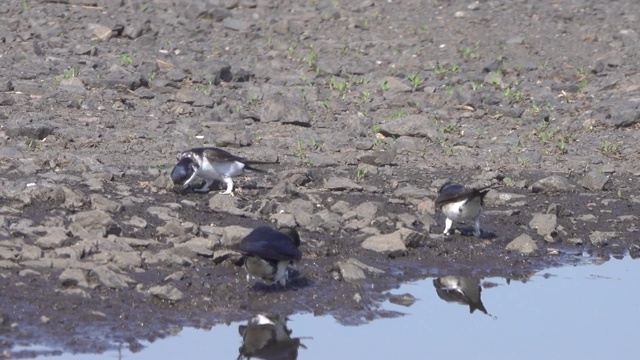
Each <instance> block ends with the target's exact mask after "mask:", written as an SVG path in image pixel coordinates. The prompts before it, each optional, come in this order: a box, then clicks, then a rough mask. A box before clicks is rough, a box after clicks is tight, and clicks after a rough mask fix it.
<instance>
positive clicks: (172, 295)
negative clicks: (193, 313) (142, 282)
mask: <svg viewBox="0 0 640 360" xmlns="http://www.w3.org/2000/svg"><path fill="white" fill-rule="evenodd" d="M149 293H151V295H153V296H155V297H157V298H158V299H161V300H169V301H180V300H182V298H184V294H183V293H182V291H180V290H178V289H176V288H175V287H173V286H171V285H160V286H153V287H151V288H150V289H149Z"/></svg>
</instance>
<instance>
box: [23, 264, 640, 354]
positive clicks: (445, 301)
mask: <svg viewBox="0 0 640 360" xmlns="http://www.w3.org/2000/svg"><path fill="white" fill-rule="evenodd" d="M453 280H455V279H452V278H448V279H442V278H440V280H439V281H437V282H434V279H433V278H427V279H424V280H420V281H417V282H414V283H409V284H405V285H403V286H401V287H400V288H399V289H396V290H394V291H392V293H393V294H398V295H400V294H405V293H410V294H412V295H413V296H415V297H416V298H417V300H416V301H415V302H414V303H413V304H412V305H409V306H401V305H396V304H392V303H386V304H384V307H385V308H386V309H387V310H391V311H398V312H402V313H404V314H406V315H404V316H401V317H396V318H391V319H380V320H375V321H372V322H370V323H367V324H365V325H362V326H343V325H340V324H338V323H337V322H336V321H335V320H334V319H333V318H331V317H330V316H323V317H314V316H313V315H312V314H298V315H293V316H291V317H290V320H289V322H288V323H287V326H288V328H289V329H290V330H291V335H290V337H291V338H292V340H291V341H288V342H286V343H280V344H277V346H276V347H270V348H267V349H266V350H264V351H267V352H269V353H268V355H270V356H272V357H267V356H265V357H264V358H278V359H279V358H295V356H294V355H293V354H295V352H296V351H297V352H298V358H300V359H328V358H338V359H360V358H366V359H392V358H396V359H397V358H419V357H430V358H439V359H442V358H458V359H459V358H473V359H496V358H502V359H508V358H518V359H540V358H585V359H586V358H616V359H625V358H636V356H637V353H638V350H637V346H636V343H635V341H636V338H637V329H636V327H637V324H638V323H640V297H638V294H640V261H634V260H631V259H630V258H625V259H623V260H613V259H612V260H611V261H607V262H605V263H603V264H601V265H585V266H568V267H563V268H554V269H547V270H545V271H542V272H540V273H537V274H535V275H533V276H531V277H530V278H528V279H526V280H518V281H515V280H512V281H510V282H509V281H507V280H505V279H502V278H486V279H481V280H479V279H476V281H478V280H479V282H480V284H481V285H482V292H481V303H480V302H479V301H478V299H477V286H475V284H477V282H476V283H474V280H473V279H465V280H464V281H463V282H462V284H464V286H465V287H466V289H467V290H469V291H467V294H466V297H465V296H460V294H457V293H456V292H455V291H453V290H448V291H447V290H446V289H444V288H441V289H440V291H439V292H437V291H436V288H435V284H438V285H440V286H443V285H446V284H451V283H452V281H453ZM474 291H476V292H475V294H474ZM469 304H471V305H472V306H470V305H469ZM483 307H484V308H483ZM472 308H473V309H474V311H473V313H471V309H472ZM483 310H486V312H487V313H486V314H485V313H484V312H483ZM240 325H246V322H245V323H233V324H230V325H220V326H216V327H214V328H212V329H210V330H207V331H205V330H201V329H192V328H189V329H183V330H182V331H180V332H179V333H177V335H176V336H173V337H168V338H165V339H162V340H158V341H156V342H154V343H147V344H144V345H145V346H146V347H145V348H144V349H143V350H142V351H140V352H138V353H131V352H129V350H128V349H124V348H123V350H122V351H121V352H114V351H111V352H107V353H103V354H100V355H91V354H81V355H72V354H64V355H62V356H60V357H54V358H65V359H67V358H68V359H74V360H85V359H86V360H89V359H118V358H123V359H159V358H164V359H177V358H183V359H185V358H188V359H212V358H216V359H235V358H238V355H239V348H240V346H241V344H242V337H241V335H240V333H239V329H238V328H239V326H240ZM267 333H269V332H268V331H267ZM260 334H261V335H260ZM264 334H265V333H264V332H263V333H259V335H258V337H259V339H261V340H264ZM260 336H262V337H260ZM285 337H286V338H288V337H287V336H285ZM296 339H297V340H296ZM300 344H301V345H300ZM298 345H300V346H299V347H298ZM14 350H15V349H14ZM259 354H260V353H258V354H257V355H259ZM262 354H265V353H262ZM284 354H288V355H286V356H285V355H284Z"/></svg>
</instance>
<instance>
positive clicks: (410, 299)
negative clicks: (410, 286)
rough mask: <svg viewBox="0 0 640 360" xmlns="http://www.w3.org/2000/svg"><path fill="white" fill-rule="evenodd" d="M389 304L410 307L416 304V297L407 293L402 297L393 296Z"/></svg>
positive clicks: (401, 295) (390, 297)
mask: <svg viewBox="0 0 640 360" xmlns="http://www.w3.org/2000/svg"><path fill="white" fill-rule="evenodd" d="M389 302H390V303H392V304H396V305H400V306H405V307H409V306H411V305H413V303H415V302H416V297H415V296H413V295H411V294H409V293H406V294H400V295H391V296H389Z"/></svg>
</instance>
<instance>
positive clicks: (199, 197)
mask: <svg viewBox="0 0 640 360" xmlns="http://www.w3.org/2000/svg"><path fill="white" fill-rule="evenodd" d="M638 14H640V3H638V2H636V1H631V0H621V1H616V2H599V1H590V0H558V1H552V2H542V3H537V2H530V1H523V0H521V1H475V2H474V1H432V0H429V1H360V2H357V3H353V4H352V3H350V2H341V1H323V0H319V1H311V2H305V3H297V2H293V1H281V2H273V1H262V0H257V1H256V0H249V1H242V0H240V1H234V0H228V1H227V0H222V1H215V0H207V1H199V2H190V1H168V0H156V1H153V0H150V1H108V0H40V1H30V0H24V1H21V2H15V1H14V2H2V3H1V4H0V45H1V46H0V65H1V68H2V71H1V72H0V121H1V123H2V129H1V131H0V174H1V175H0V181H1V186H0V219H1V220H2V221H1V223H0V288H1V289H2V290H1V295H0V357H16V358H18V357H21V358H22V357H34V356H38V355H46V354H50V355H55V354H59V353H60V352H61V351H70V352H102V351H105V350H107V349H112V348H114V347H118V346H127V347H129V348H130V349H131V350H132V351H138V350H140V349H141V348H142V345H141V341H142V340H148V341H153V340H155V339H159V338H162V337H165V336H168V335H171V334H173V333H174V332H175V330H176V329H179V328H181V327H185V326H193V327H210V326H214V325H215V324H218V323H222V322H229V321H243V320H246V319H248V318H249V317H250V316H252V315H253V314H256V313H258V312H264V311H267V312H273V313H279V314H284V315H287V314H292V313H297V312H313V313H314V314H318V315H320V314H330V315H331V316H333V317H335V318H336V319H338V320H339V321H340V322H343V323H346V324H359V323H362V322H366V321H372V320H374V319H376V318H380V317H389V316H397V315H398V314H396V313H389V312H385V311H382V310H380V308H379V306H378V305H379V304H380V303H381V302H382V301H384V300H385V299H387V298H388V297H389V294H388V290H390V289H394V288H397V287H398V286H399V284H401V283H402V282H405V281H413V280H416V279H421V278H425V277H428V276H443V275H472V276H474V277H479V278H483V277H496V276H499V277H505V278H509V279H514V280H525V279H527V278H528V276H530V275H531V274H532V273H534V272H535V271H538V270H541V269H544V268H547V267H553V266H562V265H567V264H573V263H580V262H584V261H588V260H589V259H596V258H597V259H599V260H602V259H607V258H609V257H622V256H625V255H627V254H629V255H630V256H632V257H634V258H635V257H637V256H638V254H639V253H640V240H639V239H638V215H637V214H638V207H639V205H640V195H638V194H639V192H638V190H639V188H640V186H639V184H638V175H639V174H640V162H639V161H638V160H639V159H638V156H639V150H638V135H639V132H640V125H639V124H640V109H638V105H639V101H640V68H639V65H638V62H637V59H638V55H639V54H638V53H639V51H640V41H638V40H639V36H640V35H639V33H640V25H639V24H640V21H638ZM197 146H216V147H221V148H224V149H226V150H228V151H230V152H232V153H234V154H237V155H241V156H244V157H246V158H249V159H254V160H259V161H263V162H265V164H261V165H258V166H259V167H260V168H261V169H264V170H265V171H266V172H265V173H251V172H247V173H246V174H245V176H243V177H239V178H236V179H235V184H236V186H237V187H238V192H237V194H236V196H235V197H230V196H226V195H221V194H219V192H218V191H217V190H213V191H211V192H209V193H208V194H198V193H194V192H191V191H182V192H181V191H176V189H175V188H174V187H173V185H172V183H171V180H170V177H169V175H168V174H169V172H170V171H171V168H172V167H173V165H174V163H175V159H176V156H177V155H178V154H179V153H180V152H181V151H183V150H185V149H188V148H191V147H197ZM447 179H451V180H454V181H457V182H460V183H463V184H465V185H469V186H485V185H492V186H493V189H492V190H491V192H490V193H489V195H487V199H486V200H487V201H486V209H485V213H484V214H483V215H482V218H481V221H482V228H483V236H482V237H481V238H475V237H473V236H469V229H470V224H457V225H456V226H457V228H458V229H459V230H460V231H459V232H458V233H456V234H454V235H452V236H449V237H446V238H445V237H444V236H442V235H441V232H442V229H443V225H444V224H443V223H444V217H443V216H442V214H438V213H437V212H436V211H435V209H434V208H433V200H434V198H435V196H436V191H437V189H438V188H439V186H440V185H441V184H442V183H443V182H444V181H446V180H447ZM261 224H272V226H281V225H290V226H291V225H294V226H297V227H298V228H299V229H300V233H301V235H302V239H303V243H302V246H301V250H302V253H303V260H302V261H301V262H300V263H298V264H296V265H295V267H294V269H295V270H294V271H293V274H292V275H293V276H292V277H293V280H292V282H291V284H290V285H289V286H288V287H287V288H286V289H282V288H277V287H266V286H261V285H259V284H258V285H255V286H253V287H249V286H248V285H247V282H246V278H245V274H244V272H243V269H242V268H241V267H239V266H237V265H236V264H235V261H236V260H237V259H238V254H237V252H236V251H235V250H234V247H235V245H236V244H237V243H238V241H239V240H240V238H241V237H242V236H243V234H246V232H247V231H248V230H250V229H251V228H252V227H255V226H257V225H261ZM18 344H20V345H29V344H44V345H52V346H54V348H56V349H61V350H55V351H53V352H51V353H47V351H48V350H47V351H39V350H14V349H15V348H14V347H15V345H18Z"/></svg>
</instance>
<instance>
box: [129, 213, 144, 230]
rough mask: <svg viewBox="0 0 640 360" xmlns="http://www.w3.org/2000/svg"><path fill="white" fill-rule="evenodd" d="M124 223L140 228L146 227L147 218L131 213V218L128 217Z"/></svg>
mask: <svg viewBox="0 0 640 360" xmlns="http://www.w3.org/2000/svg"><path fill="white" fill-rule="evenodd" d="M126 224H128V225H131V226H134V227H137V228H140V229H144V228H146V227H147V220H145V219H143V218H141V217H139V216H135V215H133V216H132V217H131V219H129V221H127V222H126Z"/></svg>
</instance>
